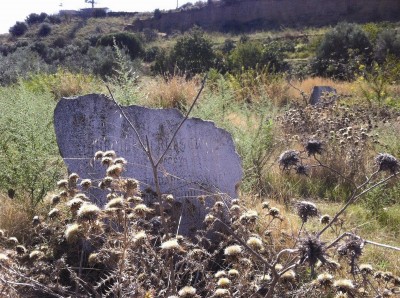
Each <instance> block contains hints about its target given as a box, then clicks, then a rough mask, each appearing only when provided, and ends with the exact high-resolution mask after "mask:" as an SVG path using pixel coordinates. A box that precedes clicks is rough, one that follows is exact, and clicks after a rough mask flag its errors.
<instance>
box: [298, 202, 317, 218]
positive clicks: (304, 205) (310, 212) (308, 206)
mask: <svg viewBox="0 0 400 298" xmlns="http://www.w3.org/2000/svg"><path fill="white" fill-rule="evenodd" d="M296 210H297V215H298V216H299V217H300V218H301V220H302V221H303V222H307V220H308V218H309V217H315V216H318V213H319V212H318V209H317V206H316V205H315V204H314V203H311V202H308V201H301V202H298V203H296Z"/></svg>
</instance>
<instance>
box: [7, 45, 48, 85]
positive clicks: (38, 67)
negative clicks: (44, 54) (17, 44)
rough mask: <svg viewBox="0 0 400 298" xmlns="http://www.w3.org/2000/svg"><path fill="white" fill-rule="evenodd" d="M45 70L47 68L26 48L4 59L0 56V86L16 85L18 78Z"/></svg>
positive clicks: (34, 53) (38, 57) (36, 55)
mask: <svg viewBox="0 0 400 298" xmlns="http://www.w3.org/2000/svg"><path fill="white" fill-rule="evenodd" d="M47 68H48V66H47V65H46V64H45V62H44V61H43V59H42V58H41V57H40V56H39V55H38V54H37V53H36V52H33V51H31V50H30V49H28V48H18V49H17V50H16V51H15V52H13V53H10V54H8V55H7V56H6V57H4V56H0V85H8V84H12V83H16V82H17V81H18V78H23V77H27V76H29V75H30V74H31V73H37V72H40V71H46V70H47Z"/></svg>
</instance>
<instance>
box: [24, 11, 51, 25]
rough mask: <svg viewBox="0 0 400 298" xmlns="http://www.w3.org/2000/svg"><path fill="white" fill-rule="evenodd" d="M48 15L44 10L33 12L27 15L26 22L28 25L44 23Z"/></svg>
mask: <svg viewBox="0 0 400 298" xmlns="http://www.w3.org/2000/svg"><path fill="white" fill-rule="evenodd" d="M47 17H48V15H47V13H45V12H42V13H41V14H37V13H31V14H30V15H29V16H27V17H26V19H25V22H26V23H27V24H28V25H33V24H40V23H43V22H44V20H45V19H46V18H47Z"/></svg>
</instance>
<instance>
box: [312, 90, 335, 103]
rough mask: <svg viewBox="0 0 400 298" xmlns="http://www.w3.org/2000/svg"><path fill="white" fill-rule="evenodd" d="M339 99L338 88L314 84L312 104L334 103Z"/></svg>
mask: <svg viewBox="0 0 400 298" xmlns="http://www.w3.org/2000/svg"><path fill="white" fill-rule="evenodd" d="M336 99H337V92H336V89H335V88H333V87H330V86H314V88H313V90H312V93H311V96H310V104H311V105H313V106H315V105H327V104H330V103H333V102H334V101H335V100H336Z"/></svg>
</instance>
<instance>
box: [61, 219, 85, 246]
mask: <svg viewBox="0 0 400 298" xmlns="http://www.w3.org/2000/svg"><path fill="white" fill-rule="evenodd" d="M81 234H82V232H81V225H79V224H78V223H73V224H70V225H68V226H67V229H66V230H65V233H64V236H65V239H67V241H68V242H69V243H73V242H76V241H77V240H78V239H79V238H80V237H81Z"/></svg>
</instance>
